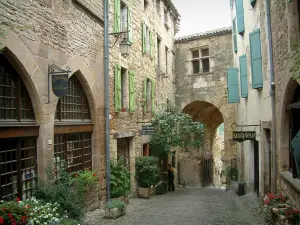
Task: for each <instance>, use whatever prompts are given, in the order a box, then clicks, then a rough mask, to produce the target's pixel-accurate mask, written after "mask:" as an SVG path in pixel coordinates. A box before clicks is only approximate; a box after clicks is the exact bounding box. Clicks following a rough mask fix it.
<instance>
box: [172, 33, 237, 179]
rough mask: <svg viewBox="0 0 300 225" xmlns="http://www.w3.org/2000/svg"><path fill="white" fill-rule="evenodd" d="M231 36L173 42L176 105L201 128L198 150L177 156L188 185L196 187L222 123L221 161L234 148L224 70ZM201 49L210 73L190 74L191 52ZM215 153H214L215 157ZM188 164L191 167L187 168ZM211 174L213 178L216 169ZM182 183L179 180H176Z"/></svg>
mask: <svg viewBox="0 0 300 225" xmlns="http://www.w3.org/2000/svg"><path fill="white" fill-rule="evenodd" d="M231 36H232V34H231V29H227V28H225V29H220V30H215V31H208V32H205V33H200V34H195V35H191V36H187V37H182V38H178V39H177V40H176V41H175V46H176V58H175V72H176V78H175V85H176V94H175V96H176V100H175V101H176V105H178V106H180V107H181V109H183V111H184V112H186V113H189V114H190V115H191V116H192V117H193V119H194V120H196V121H200V122H202V123H204V125H205V137H204V143H203V147H202V149H197V150H191V151H190V153H182V154H181V153H180V154H179V153H178V154H177V155H178V160H179V162H178V163H179V164H180V162H181V164H182V165H180V166H179V167H180V171H182V172H181V173H185V174H186V175H185V176H186V179H187V180H188V182H189V183H191V184H192V183H195V184H200V179H201V170H200V167H201V166H200V164H201V160H202V155H203V153H204V152H208V153H213V148H215V150H216V146H217V145H216V144H215V143H214V139H215V134H216V130H217V128H218V126H219V125H220V124H222V123H223V122H224V127H225V129H224V130H225V134H224V149H225V151H224V152H225V155H224V157H223V158H222V160H225V161H228V160H230V159H231V158H232V157H234V156H235V145H234V143H233V142H232V141H231V139H232V137H231V135H232V133H231V131H232V128H231V124H232V123H234V122H235V109H234V107H233V106H232V105H229V104H228V103H227V83H226V74H227V68H228V67H231V66H232V44H231V42H232V38H231ZM202 48H209V56H210V72H207V73H202V72H200V73H197V74H193V71H192V53H191V51H192V50H197V49H202ZM217 152H218V151H217V150H216V152H215V153H217ZM216 156H217V157H219V159H216V160H220V158H221V155H220V154H216ZM213 157H215V155H214V156H213ZM188 161H189V162H193V163H191V164H190V165H189V166H188V167H187V166H186V165H187V162H188ZM182 167H185V169H183V168H182ZM194 168H197V169H195V170H194ZM215 169H216V168H214V170H215ZM215 172H216V174H217V173H218V169H216V170H215ZM182 176H183V175H182ZM216 176H217V175H216ZM196 177H197V178H196ZM183 179H184V178H183V177H182V178H181V179H180V180H183Z"/></svg>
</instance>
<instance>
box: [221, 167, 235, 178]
mask: <svg viewBox="0 0 300 225" xmlns="http://www.w3.org/2000/svg"><path fill="white" fill-rule="evenodd" d="M222 175H225V176H227V177H228V178H229V179H230V180H232V181H237V178H238V170H237V168H231V167H228V168H226V169H225V170H222V172H221V176H222Z"/></svg>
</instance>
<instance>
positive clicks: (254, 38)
mask: <svg viewBox="0 0 300 225" xmlns="http://www.w3.org/2000/svg"><path fill="white" fill-rule="evenodd" d="M249 35H250V55H251V73H252V88H255V89H257V88H262V87H263V74H262V57H261V43H260V30H259V29H258V30H255V31H253V32H252V33H250V34H249Z"/></svg>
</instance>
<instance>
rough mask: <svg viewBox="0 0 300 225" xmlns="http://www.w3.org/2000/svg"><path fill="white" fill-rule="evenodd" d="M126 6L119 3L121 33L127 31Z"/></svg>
mask: <svg viewBox="0 0 300 225" xmlns="http://www.w3.org/2000/svg"><path fill="white" fill-rule="evenodd" d="M127 13H128V12H127V6H126V5H125V4H124V3H123V2H121V31H127V29H128V24H127V17H128V15H127Z"/></svg>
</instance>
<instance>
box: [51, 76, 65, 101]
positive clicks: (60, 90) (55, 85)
mask: <svg viewBox="0 0 300 225" xmlns="http://www.w3.org/2000/svg"><path fill="white" fill-rule="evenodd" d="M52 90H53V93H54V94H55V95H56V96H57V97H63V96H64V95H65V94H67V91H68V73H66V74H59V75H52Z"/></svg>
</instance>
